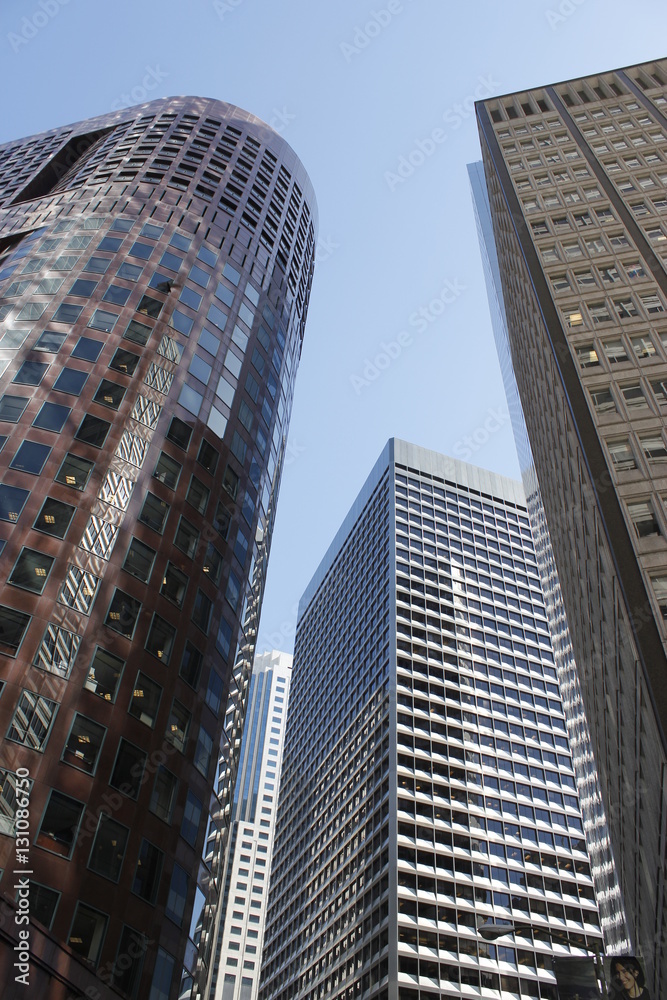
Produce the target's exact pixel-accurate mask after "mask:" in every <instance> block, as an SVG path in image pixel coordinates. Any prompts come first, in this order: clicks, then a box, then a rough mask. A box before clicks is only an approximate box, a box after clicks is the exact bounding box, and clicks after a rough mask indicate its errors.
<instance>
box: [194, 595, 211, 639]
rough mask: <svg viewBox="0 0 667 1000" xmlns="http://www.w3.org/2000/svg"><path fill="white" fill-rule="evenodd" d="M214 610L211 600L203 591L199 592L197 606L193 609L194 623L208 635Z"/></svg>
mask: <svg viewBox="0 0 667 1000" xmlns="http://www.w3.org/2000/svg"><path fill="white" fill-rule="evenodd" d="M212 609H213V603H212V601H211V600H209V598H208V597H207V596H206V594H205V593H204V592H203V590H198V591H197V597H196V598H195V606H194V608H193V609H192V621H193V622H194V624H195V625H196V626H197V628H200V629H201V630H202V632H204V633H206V634H208V627H209V623H210V621H211V611H212Z"/></svg>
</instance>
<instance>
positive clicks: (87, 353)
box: [72, 337, 104, 361]
mask: <svg viewBox="0 0 667 1000" xmlns="http://www.w3.org/2000/svg"><path fill="white" fill-rule="evenodd" d="M103 347H104V344H103V343H102V341H101V340H93V339H92V338H91V337H79V339H78V341H77V342H76V347H75V348H74V350H73V351H72V357H73V358H79V359H80V360H81V361H97V359H98V358H99V356H100V352H101V350H102V348H103Z"/></svg>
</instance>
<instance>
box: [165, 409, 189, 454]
mask: <svg viewBox="0 0 667 1000" xmlns="http://www.w3.org/2000/svg"><path fill="white" fill-rule="evenodd" d="M167 437H168V438H169V440H170V441H173V442H174V444H175V445H178V447H179V448H183V449H184V450H185V449H187V447H188V445H189V444H190V438H191V437H192V427H188V425H187V424H186V423H185V422H184V421H183V420H179V418H178V417H174V418H173V420H172V421H171V424H170V425H169V430H168V431H167Z"/></svg>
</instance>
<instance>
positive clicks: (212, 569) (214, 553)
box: [202, 542, 224, 587]
mask: <svg viewBox="0 0 667 1000" xmlns="http://www.w3.org/2000/svg"><path fill="white" fill-rule="evenodd" d="M223 562H224V560H223V558H222V556H221V555H220V553H219V552H218V550H217V549H216V547H215V545H213V543H212V542H209V543H208V548H207V549H206V556H205V557H204V565H203V566H202V569H203V571H204V573H206V577H207V579H208V580H210V581H211V583H212V584H213V586H214V587H217V585H218V584H219V582H220V574H221V572H222V566H223Z"/></svg>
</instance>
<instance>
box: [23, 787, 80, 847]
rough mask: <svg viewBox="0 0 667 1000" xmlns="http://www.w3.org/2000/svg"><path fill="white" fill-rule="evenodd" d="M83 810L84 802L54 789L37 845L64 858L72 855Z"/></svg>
mask: <svg viewBox="0 0 667 1000" xmlns="http://www.w3.org/2000/svg"><path fill="white" fill-rule="evenodd" d="M83 810H84V805H83V802H77V800H76V799H72V798H70V796H69V795H63V793H62V792H57V791H55V789H54V790H53V791H52V792H51V795H50V798H49V801H48V804H47V806H46V809H45V811H44V816H43V817H42V822H41V824H40V828H39V833H38V834H37V839H36V841H35V843H36V844H37V846H38V847H44V848H45V849H46V850H47V851H53V853H54V854H60V855H61V857H64V858H69V857H71V855H72V850H73V848H74V842H75V840H76V836H77V832H78V829H79V823H80V822H81V817H82V816H83Z"/></svg>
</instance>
